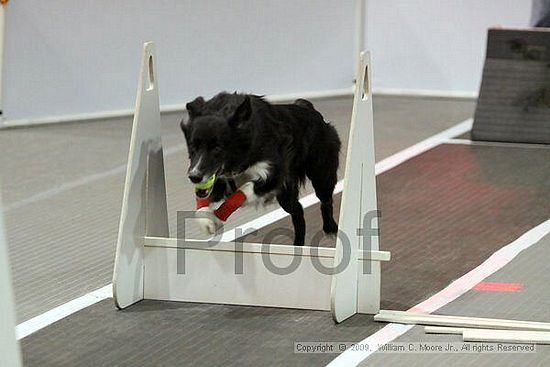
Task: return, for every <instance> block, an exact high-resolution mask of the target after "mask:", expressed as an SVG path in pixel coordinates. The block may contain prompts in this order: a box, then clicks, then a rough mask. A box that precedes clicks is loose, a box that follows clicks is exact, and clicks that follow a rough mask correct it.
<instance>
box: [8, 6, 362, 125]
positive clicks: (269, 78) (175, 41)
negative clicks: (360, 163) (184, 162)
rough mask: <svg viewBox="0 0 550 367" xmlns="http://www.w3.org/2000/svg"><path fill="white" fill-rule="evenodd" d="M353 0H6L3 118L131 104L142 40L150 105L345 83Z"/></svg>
mask: <svg viewBox="0 0 550 367" xmlns="http://www.w3.org/2000/svg"><path fill="white" fill-rule="evenodd" d="M354 9H355V4H354V1H334V0H300V1H297V0H277V1H269V0H231V1H227V0H206V1H198V0H159V1H145V0H117V1H110V0H96V1H73V0H58V1H19V0H16V1H10V2H9V3H8V6H7V11H6V31H5V36H6V38H5V52H4V58H5V59H4V81H3V90H4V98H3V110H4V119H7V120H17V119H25V118H43V117H46V116H58V115H67V114H80V113H91V112H98V111H109V110H120V109H129V108H133V105H134V99H135V92H136V86H137V78H138V68H139V62H140V53H141V45H142V43H143V42H144V41H149V40H153V41H155V42H156V45H157V57H158V62H157V71H158V74H159V88H160V98H161V104H163V105H166V104H181V103H184V102H186V101H188V100H190V99H191V98H193V97H195V96H197V95H206V96H208V95H212V94H214V93H215V92H218V91H220V90H223V89H227V90H230V91H232V90H243V91H250V92H255V93H259V94H283V93H299V92H311V91H322V90H329V89H339V88H346V87H349V86H350V85H351V82H352V79H353V74H354V60H353V54H354V40H355V37H354V29H355V28H354V27H355V26H354V21H355V16H354Z"/></svg>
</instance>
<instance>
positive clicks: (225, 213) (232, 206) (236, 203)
mask: <svg viewBox="0 0 550 367" xmlns="http://www.w3.org/2000/svg"><path fill="white" fill-rule="evenodd" d="M245 201H246V195H245V194H244V193H243V192H242V191H237V192H234V193H233V194H232V195H231V196H230V197H228V198H227V199H226V200H225V201H224V202H223V204H222V205H221V206H220V207H219V208H218V209H216V210H215V211H214V214H215V215H216V217H218V218H219V219H221V220H222V221H224V222H225V221H226V220H227V218H229V216H230V215H231V214H233V212H234V211H235V210H237V209H239V208H240V207H241V205H243V203H244V202H245Z"/></svg>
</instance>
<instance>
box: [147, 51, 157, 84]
mask: <svg viewBox="0 0 550 367" xmlns="http://www.w3.org/2000/svg"><path fill="white" fill-rule="evenodd" d="M148 64H149V68H148V69H149V85H148V86H147V90H148V91H150V90H153V89H155V68H154V65H153V55H150V56H149V62H148Z"/></svg>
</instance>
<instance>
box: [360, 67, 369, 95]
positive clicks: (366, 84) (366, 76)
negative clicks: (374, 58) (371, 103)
mask: <svg viewBox="0 0 550 367" xmlns="http://www.w3.org/2000/svg"><path fill="white" fill-rule="evenodd" d="M362 90H363V91H362V92H361V99H362V100H363V101H367V100H368V99H369V94H370V85H369V66H368V65H367V66H365V72H364V73H363V85H362Z"/></svg>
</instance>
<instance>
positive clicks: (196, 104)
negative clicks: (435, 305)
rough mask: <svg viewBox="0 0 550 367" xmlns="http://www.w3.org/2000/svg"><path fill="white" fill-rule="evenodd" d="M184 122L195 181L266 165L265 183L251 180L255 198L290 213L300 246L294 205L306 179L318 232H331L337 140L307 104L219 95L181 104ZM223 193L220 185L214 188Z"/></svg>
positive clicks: (300, 224)
mask: <svg viewBox="0 0 550 367" xmlns="http://www.w3.org/2000/svg"><path fill="white" fill-rule="evenodd" d="M187 110H188V113H189V119H188V121H182V123H181V128H182V130H183V132H184V134H185V138H186V141H187V146H188V150H189V159H190V161H191V167H195V165H196V163H197V161H198V159H199V157H202V159H201V161H200V164H199V167H198V169H197V170H195V171H194V172H193V175H194V176H195V177H192V179H194V180H195V181H198V180H200V179H203V178H206V177H209V176H210V175H211V174H214V173H218V174H219V175H221V176H226V177H233V176H236V175H238V174H240V173H242V172H244V171H245V170H246V169H247V168H249V167H250V166H252V165H254V164H255V163H257V162H261V161H268V162H270V170H269V175H268V177H267V179H265V180H257V181H255V182H254V192H255V194H256V195H257V196H260V197H269V196H275V197H276V198H277V201H278V202H279V204H280V205H281V207H282V208H283V209H284V210H285V211H286V212H288V213H290V214H291V217H292V223H293V224H294V236H295V239H294V244H295V245H303V244H304V237H305V221H304V211H303V208H302V205H301V204H300V203H299V201H298V197H299V196H298V195H299V189H300V186H301V185H302V184H303V183H304V182H305V179H306V177H307V178H309V179H310V181H311V183H312V184H313V187H314V189H315V193H316V195H317V197H318V198H319V200H320V201H321V213H322V218H323V230H324V231H325V232H326V233H336V231H337V229H338V227H337V224H336V222H335V221H334V219H333V209H332V194H333V191H334V186H335V185H336V182H337V170H338V156H339V152H340V145H341V143H340V138H339V137H338V134H337V133H336V130H335V129H334V127H333V126H332V125H330V124H328V123H326V122H325V120H324V119H323V116H322V115H321V114H320V113H319V112H318V111H317V110H315V108H314V106H313V104H312V103H311V102H309V101H307V100H305V99H298V100H296V101H295V102H294V103H293V104H270V103H268V102H267V101H265V100H264V99H263V98H262V97H260V96H255V95H245V94H236V93H235V94H229V93H220V94H218V95H216V96H215V97H214V98H212V99H210V100H208V101H205V100H204V99H203V98H202V97H198V98H196V99H195V100H194V101H192V102H190V103H188V104H187ZM216 186H217V188H218V189H217V190H215V191H216V192H218V194H219V191H220V190H219V189H220V188H222V189H221V190H222V191H223V187H225V184H224V185H221V184H217V185H216Z"/></svg>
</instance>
